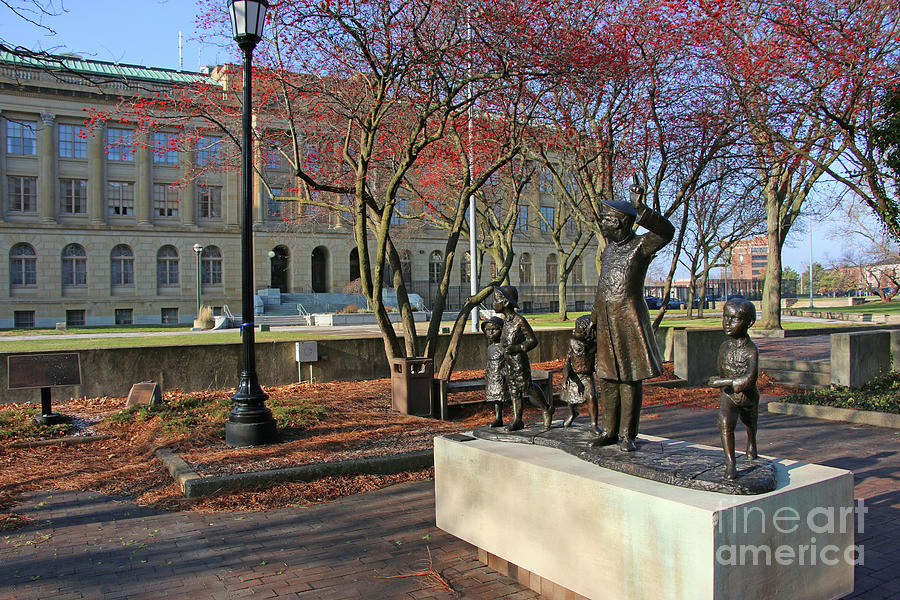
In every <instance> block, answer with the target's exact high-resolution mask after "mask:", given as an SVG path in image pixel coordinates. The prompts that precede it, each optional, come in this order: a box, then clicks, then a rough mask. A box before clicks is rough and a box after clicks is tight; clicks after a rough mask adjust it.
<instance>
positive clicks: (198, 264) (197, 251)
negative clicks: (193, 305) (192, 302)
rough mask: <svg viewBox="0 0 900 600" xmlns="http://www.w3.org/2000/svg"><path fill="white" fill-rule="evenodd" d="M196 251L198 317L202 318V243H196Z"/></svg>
mask: <svg viewBox="0 0 900 600" xmlns="http://www.w3.org/2000/svg"><path fill="white" fill-rule="evenodd" d="M194 252H195V253H196V254H197V318H198V319H199V318H200V253H201V252H203V245H202V244H194Z"/></svg>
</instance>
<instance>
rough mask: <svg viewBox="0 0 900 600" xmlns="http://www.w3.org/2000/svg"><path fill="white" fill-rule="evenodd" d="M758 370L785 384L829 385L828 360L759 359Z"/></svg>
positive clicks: (829, 363)
mask: <svg viewBox="0 0 900 600" xmlns="http://www.w3.org/2000/svg"><path fill="white" fill-rule="evenodd" d="M759 370H760V371H763V372H764V373H765V374H766V375H768V376H769V377H771V378H772V379H774V380H775V381H777V382H778V383H783V384H785V385H793V386H797V387H810V388H811V387H828V386H829V385H831V362H830V361H829V360H789V359H783V358H765V357H760V359H759Z"/></svg>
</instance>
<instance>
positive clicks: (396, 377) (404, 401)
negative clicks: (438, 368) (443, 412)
mask: <svg viewBox="0 0 900 600" xmlns="http://www.w3.org/2000/svg"><path fill="white" fill-rule="evenodd" d="M433 378H434V362H433V361H432V359H430V358H395V359H392V360H391V408H393V409H394V410H396V411H397V412H400V413H403V414H404V415H416V416H419V417H430V416H431V386H432V383H431V382H432V379H433Z"/></svg>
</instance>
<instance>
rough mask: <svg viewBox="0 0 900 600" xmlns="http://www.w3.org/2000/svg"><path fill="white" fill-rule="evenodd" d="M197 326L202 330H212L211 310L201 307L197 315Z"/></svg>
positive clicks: (207, 307)
mask: <svg viewBox="0 0 900 600" xmlns="http://www.w3.org/2000/svg"><path fill="white" fill-rule="evenodd" d="M197 324H198V325H199V326H200V327H202V328H203V329H212V328H213V314H212V308H211V307H209V306H201V307H200V313H199V314H198V315H197Z"/></svg>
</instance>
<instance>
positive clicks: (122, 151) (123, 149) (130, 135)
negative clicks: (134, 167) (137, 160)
mask: <svg viewBox="0 0 900 600" xmlns="http://www.w3.org/2000/svg"><path fill="white" fill-rule="evenodd" d="M106 154H107V156H109V160H121V161H125V162H132V161H133V160H134V131H132V130H131V129H114V128H112V127H110V128H109V129H107V130H106Z"/></svg>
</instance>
